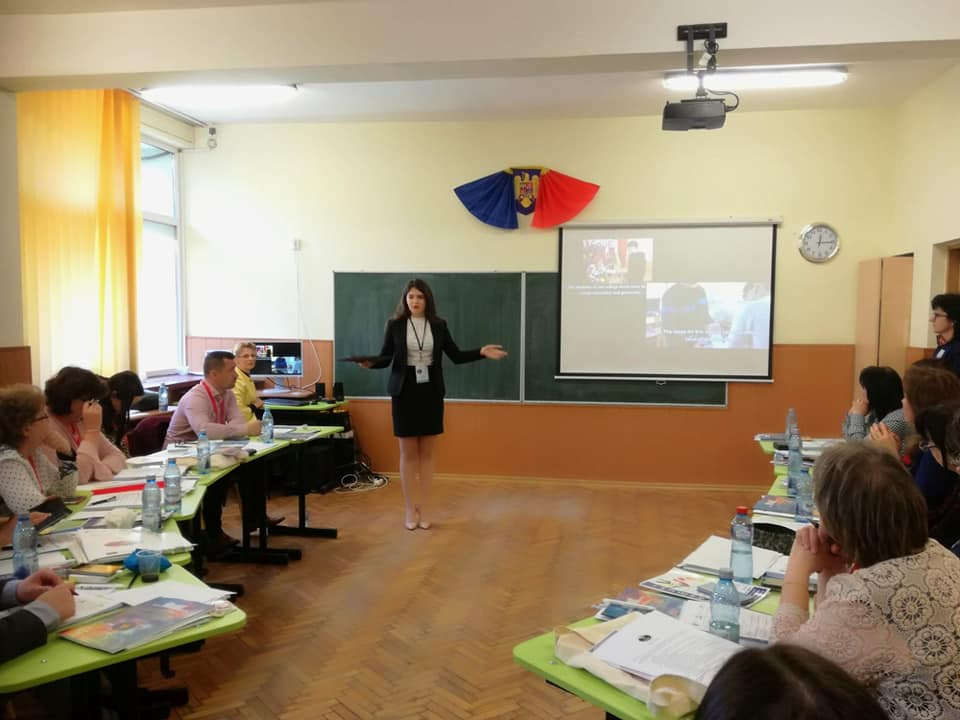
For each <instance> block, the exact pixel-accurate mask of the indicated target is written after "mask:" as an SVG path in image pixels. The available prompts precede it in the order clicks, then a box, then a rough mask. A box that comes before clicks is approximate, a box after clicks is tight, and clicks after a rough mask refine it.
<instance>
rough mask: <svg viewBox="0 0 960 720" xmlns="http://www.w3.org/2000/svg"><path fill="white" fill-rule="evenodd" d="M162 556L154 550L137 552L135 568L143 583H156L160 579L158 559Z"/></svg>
mask: <svg viewBox="0 0 960 720" xmlns="http://www.w3.org/2000/svg"><path fill="white" fill-rule="evenodd" d="M161 557H162V555H161V554H160V553H158V552H157V551H156V550H137V567H138V568H139V570H140V578H141V579H142V580H143V581H144V582H145V583H149V582H156V581H157V580H159V579H160V558H161Z"/></svg>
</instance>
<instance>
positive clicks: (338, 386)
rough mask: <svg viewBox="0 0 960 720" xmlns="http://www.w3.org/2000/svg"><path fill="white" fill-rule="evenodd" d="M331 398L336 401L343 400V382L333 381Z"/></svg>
mask: <svg viewBox="0 0 960 720" xmlns="http://www.w3.org/2000/svg"><path fill="white" fill-rule="evenodd" d="M333 399H334V400H336V401H337V402H340V401H341V400H343V383H342V382H335V383H334V384H333Z"/></svg>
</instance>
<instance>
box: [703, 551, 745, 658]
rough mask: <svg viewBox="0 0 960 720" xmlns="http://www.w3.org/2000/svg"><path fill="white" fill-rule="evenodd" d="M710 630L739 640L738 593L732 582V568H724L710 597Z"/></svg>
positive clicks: (733, 639) (733, 640) (723, 636)
mask: <svg viewBox="0 0 960 720" xmlns="http://www.w3.org/2000/svg"><path fill="white" fill-rule="evenodd" d="M710 632H711V633H713V634H714V635H717V636H719V637H722V638H724V639H725V640H730V641H732V642H735V643H739V642H740V593H738V592H737V588H736V586H735V585H734V584H733V570H731V569H730V568H724V569H723V570H721V571H720V579H719V580H717V584H716V585H715V586H714V588H713V596H712V597H711V598H710Z"/></svg>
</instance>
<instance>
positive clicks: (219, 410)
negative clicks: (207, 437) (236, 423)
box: [200, 380, 227, 425]
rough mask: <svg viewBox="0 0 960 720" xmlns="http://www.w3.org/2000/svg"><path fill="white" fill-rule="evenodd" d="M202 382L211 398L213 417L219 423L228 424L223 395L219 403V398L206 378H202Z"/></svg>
mask: <svg viewBox="0 0 960 720" xmlns="http://www.w3.org/2000/svg"><path fill="white" fill-rule="evenodd" d="M200 384H201V385H203V389H204V390H205V391H206V393H207V397H208V398H210V405H211V406H212V407H213V419H214V420H216V422H217V424H218V425H226V424H227V409H226V406H225V404H224V400H223V398H222V397H221V398H220V402H219V404H218V403H217V398H216V396H215V395H214V394H213V391H212V390H211V389H210V386H209V385H207V381H206V380H201V381H200Z"/></svg>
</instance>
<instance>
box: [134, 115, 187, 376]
mask: <svg viewBox="0 0 960 720" xmlns="http://www.w3.org/2000/svg"><path fill="white" fill-rule="evenodd" d="M140 142H142V143H144V144H145V145H151V146H153V147H156V148H159V149H161V150H166V151H167V152H169V153H170V154H171V155H172V156H173V210H174V212H175V213H176V214H175V215H164V214H163V213H155V212H148V211H146V210H144V211H143V212H142V213H141V214H142V218H141V238H140V242H141V246H142V243H143V222H152V223H156V224H158V225H168V226H172V227H173V228H174V236H175V238H176V240H175V246H174V252H175V254H176V263H175V265H176V275H177V277H176V289H177V290H176V294H177V340H178V344H177V365H176V367H173V368H147V367H146V365H145V364H143V363H142V358H141V355H140V332H141V328H140V325H139V323H138V325H137V365H138V366H139V368H138V369H139V374H140V375H141V376H143V377H147V378H149V377H153V376H157V375H172V374H175V373H178V372H179V369H180V368H183V367H185V366H186V364H187V363H186V345H187V338H186V318H185V309H186V300H185V298H184V292H185V286H184V282H183V228H182V226H181V219H182V218H183V193H182V192H181V189H182V177H183V175H182V173H181V153H182V149H181V148H178V147H176V146H175V145H171V144H170V143H169V142H166V141H164V140H162V139H161V138H159V137H158V136H156V135H154V134H152V133H150V132H147V131H146V129H145V128H141V130H140ZM139 272H140V273H141V275H142V274H143V270H142V268H140V269H139ZM137 286H138V291H139V290H140V287H139V286H140V279H139V278H138V282H137ZM137 301H138V303H139V297H138V299H137ZM138 315H139V309H138Z"/></svg>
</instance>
